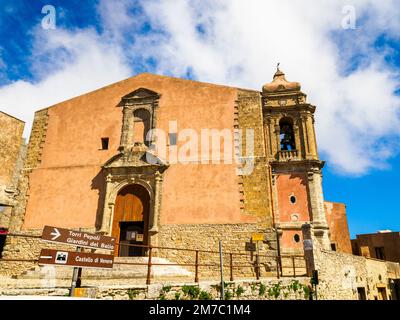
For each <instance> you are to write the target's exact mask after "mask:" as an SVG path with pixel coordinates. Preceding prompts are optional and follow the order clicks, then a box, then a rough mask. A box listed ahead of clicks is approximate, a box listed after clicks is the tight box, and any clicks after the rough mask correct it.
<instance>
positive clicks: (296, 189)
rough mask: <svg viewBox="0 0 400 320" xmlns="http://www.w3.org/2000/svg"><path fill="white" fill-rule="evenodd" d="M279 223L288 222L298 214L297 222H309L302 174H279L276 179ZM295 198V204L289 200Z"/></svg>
mask: <svg viewBox="0 0 400 320" xmlns="http://www.w3.org/2000/svg"><path fill="white" fill-rule="evenodd" d="M277 188H278V207H279V221H280V222H290V221H292V220H291V215H292V214H298V215H299V219H298V221H309V220H310V217H309V209H308V197H307V180H306V177H305V175H304V174H280V175H279V176H278V178H277ZM292 194H293V195H294V196H295V197H296V203H294V204H292V203H291V202H290V200H289V198H290V196H291V195H292Z"/></svg>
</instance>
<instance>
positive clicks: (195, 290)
mask: <svg viewBox="0 0 400 320" xmlns="http://www.w3.org/2000/svg"><path fill="white" fill-rule="evenodd" d="M182 292H183V293H184V295H185V296H187V297H189V298H190V299H196V298H197V297H198V296H199V294H200V288H199V287H196V286H187V285H184V286H183V287H182Z"/></svg>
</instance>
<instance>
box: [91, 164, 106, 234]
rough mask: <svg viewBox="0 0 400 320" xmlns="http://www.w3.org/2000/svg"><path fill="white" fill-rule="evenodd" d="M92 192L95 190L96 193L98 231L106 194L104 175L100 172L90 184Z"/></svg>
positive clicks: (96, 225)
mask: <svg viewBox="0 0 400 320" xmlns="http://www.w3.org/2000/svg"><path fill="white" fill-rule="evenodd" d="M91 189H92V190H97V192H98V201H97V210H96V223H95V227H96V230H99V229H100V227H101V221H102V218H103V210H104V201H105V199H104V198H105V194H106V179H105V176H104V173H103V172H102V171H100V172H99V173H98V174H97V175H96V176H95V177H94V178H93V179H92V184H91Z"/></svg>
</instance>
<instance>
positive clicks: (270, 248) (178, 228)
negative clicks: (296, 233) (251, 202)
mask: <svg viewBox="0 0 400 320" xmlns="http://www.w3.org/2000/svg"><path fill="white" fill-rule="evenodd" d="M256 232H257V233H258V232H259V233H263V232H264V233H265V236H266V241H264V242H261V243H260V244H259V253H260V255H263V256H264V255H265V256H268V258H267V257H262V258H260V264H261V275H264V276H265V275H267V274H275V272H276V264H275V256H276V240H275V236H274V234H273V233H272V232H268V233H266V232H265V229H262V228H261V227H260V226H259V225H258V224H209V225H206V224H199V225H163V226H161V228H160V233H159V238H158V245H159V246H163V247H176V248H185V249H194V250H207V251H215V253H206V252H200V253H199V263H200V264H209V265H214V266H209V267H200V270H199V273H200V277H201V276H202V275H203V276H206V277H208V278H209V277H218V276H219V267H218V265H219V254H218V248H219V245H218V242H219V240H222V249H223V252H224V253H226V254H224V255H223V258H224V259H223V264H224V266H225V267H227V266H229V262H230V257H229V254H228V253H235V254H239V253H240V254H243V255H234V256H233V259H234V261H233V264H237V265H240V264H246V265H250V264H254V263H255V259H256V256H255V254H254V253H251V252H249V251H245V245H246V242H250V241H251V235H252V233H256ZM154 245H156V244H154ZM156 252H157V253H156V255H157V256H160V257H165V258H168V259H169V260H171V261H174V262H176V263H188V264H193V263H194V262H195V255H196V253H195V252H188V251H179V250H162V249H160V250H158V251H156ZM190 271H193V268H191V269H190ZM234 276H236V277H244V276H248V277H255V269H254V267H248V268H235V269H234Z"/></svg>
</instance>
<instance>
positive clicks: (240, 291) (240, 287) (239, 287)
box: [236, 285, 244, 298]
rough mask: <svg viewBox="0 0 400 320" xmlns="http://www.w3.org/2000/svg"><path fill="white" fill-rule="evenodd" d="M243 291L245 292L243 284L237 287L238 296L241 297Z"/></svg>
mask: <svg viewBox="0 0 400 320" xmlns="http://www.w3.org/2000/svg"><path fill="white" fill-rule="evenodd" d="M243 293H244V289H243V287H242V286H240V285H239V286H238V287H237V288H236V296H237V297H238V298H240V296H241V295H242V294H243Z"/></svg>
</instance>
